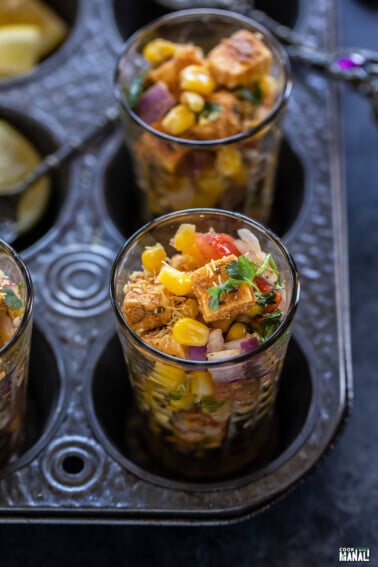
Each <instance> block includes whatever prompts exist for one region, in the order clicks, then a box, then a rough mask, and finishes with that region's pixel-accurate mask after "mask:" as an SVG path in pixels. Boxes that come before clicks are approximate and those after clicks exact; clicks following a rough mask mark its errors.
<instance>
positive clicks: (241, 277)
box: [207, 254, 282, 311]
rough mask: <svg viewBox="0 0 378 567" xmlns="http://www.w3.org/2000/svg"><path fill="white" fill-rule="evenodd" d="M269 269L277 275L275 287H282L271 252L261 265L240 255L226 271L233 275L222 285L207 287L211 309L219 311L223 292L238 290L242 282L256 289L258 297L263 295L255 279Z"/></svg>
mask: <svg viewBox="0 0 378 567" xmlns="http://www.w3.org/2000/svg"><path fill="white" fill-rule="evenodd" d="M267 269H269V270H271V271H272V272H274V273H275V274H276V276H277V281H276V283H275V286H274V287H275V289H281V288H282V286H281V280H280V275H279V273H278V269H277V266H276V264H275V262H274V260H273V258H272V255H271V254H267V255H266V256H265V258H264V261H263V263H262V264H261V266H257V265H256V264H254V263H253V262H251V261H250V260H248V258H247V257H246V256H239V258H238V259H237V260H233V261H232V262H230V263H229V264H228V265H227V266H226V272H227V273H228V275H229V276H231V277H230V278H228V280H226V281H225V282H223V283H221V284H220V285H213V286H212V287H209V288H208V289H207V292H208V294H209V295H210V300H209V307H210V309H212V310H213V311H217V309H218V308H219V303H220V301H221V298H222V293H230V292H231V291H234V290H236V289H237V288H238V286H239V285H240V284H244V283H247V284H249V285H250V286H251V287H252V288H253V289H254V291H255V293H256V295H258V297H260V296H261V295H263V294H261V293H260V290H259V288H258V287H257V285H256V284H255V281H254V280H255V278H256V277H258V276H261V274H263V273H264V272H265V270H267ZM273 303H274V302H273ZM273 303H271V305H273ZM259 305H260V304H259Z"/></svg>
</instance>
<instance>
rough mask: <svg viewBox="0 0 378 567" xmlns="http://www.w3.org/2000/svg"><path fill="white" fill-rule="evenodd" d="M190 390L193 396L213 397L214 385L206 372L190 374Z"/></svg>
mask: <svg viewBox="0 0 378 567" xmlns="http://www.w3.org/2000/svg"><path fill="white" fill-rule="evenodd" d="M189 376H190V390H191V392H192V394H194V396H200V397H202V396H213V395H214V383H213V380H212V378H211V375H210V373H209V372H207V371H206V370H204V371H200V372H190V374H189Z"/></svg>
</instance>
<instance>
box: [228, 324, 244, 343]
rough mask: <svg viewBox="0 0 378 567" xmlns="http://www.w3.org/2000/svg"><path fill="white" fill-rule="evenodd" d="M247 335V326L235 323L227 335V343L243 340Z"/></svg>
mask: <svg viewBox="0 0 378 567" xmlns="http://www.w3.org/2000/svg"><path fill="white" fill-rule="evenodd" d="M246 334H247V326H246V325H244V323H234V324H233V325H232V326H231V327H230V329H229V331H228V333H227V335H226V341H236V340H238V339H242V338H243V337H245V336H246Z"/></svg>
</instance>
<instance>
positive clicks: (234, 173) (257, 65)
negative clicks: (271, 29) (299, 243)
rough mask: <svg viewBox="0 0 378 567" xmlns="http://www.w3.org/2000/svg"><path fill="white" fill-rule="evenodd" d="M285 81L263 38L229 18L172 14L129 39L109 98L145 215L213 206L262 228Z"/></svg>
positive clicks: (247, 23) (270, 42)
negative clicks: (122, 130) (118, 112)
mask: <svg viewBox="0 0 378 567" xmlns="http://www.w3.org/2000/svg"><path fill="white" fill-rule="evenodd" d="M288 75H289V71H288V62H287V58H286V55H285V54H284V53H283V52H282V50H281V48H280V47H279V46H278V44H276V42H275V41H274V39H273V38H272V37H270V35H269V33H268V32H267V31H266V30H264V29H262V28H261V27H260V26H259V25H258V24H257V23H254V22H252V21H251V20H249V19H247V18H243V17H242V16H239V15H237V14H233V13H232V12H225V11H220V10H188V11H183V12H177V13H175V14H173V15H169V16H166V17H164V18H161V19H160V20H158V21H156V22H154V23H153V24H151V25H150V26H148V27H146V28H144V29H143V30H142V31H139V32H137V33H136V34H134V36H132V38H130V39H129V40H128V42H127V43H126V47H125V50H124V53H123V55H122V56H121V58H120V61H119V64H118V68H117V74H116V96H117V98H118V101H119V103H120V107H121V116H122V118H123V121H124V124H125V130H126V142H127V143H128V144H129V147H130V149H131V154H132V157H133V161H134V165H135V171H136V177H137V182H138V185H139V187H140V188H141V190H142V194H143V197H144V213H145V216H146V217H147V218H151V217H154V216H157V215H159V214H163V213H167V212H171V211H177V210H180V209H184V208H188V207H219V208H223V209H229V210H236V211H240V212H244V213H246V214H248V215H249V216H252V217H254V218H257V219H258V220H260V221H264V222H265V221H266V220H267V219H268V216H269V212H270V207H271V202H272V197H273V183H274V172H275V169H276V161H277V154H278V149H279V142H280V138H281V130H280V119H281V115H282V110H283V108H284V106H285V103H286V100H287V98H288V95H289V92H290V80H289V77H288Z"/></svg>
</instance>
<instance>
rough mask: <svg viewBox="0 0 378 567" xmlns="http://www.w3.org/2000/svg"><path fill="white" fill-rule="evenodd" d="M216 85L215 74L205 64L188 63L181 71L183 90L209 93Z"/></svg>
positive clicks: (181, 86)
mask: <svg viewBox="0 0 378 567" xmlns="http://www.w3.org/2000/svg"><path fill="white" fill-rule="evenodd" d="M215 87H216V82H215V80H214V78H213V76H212V75H211V73H210V71H209V70H208V69H207V68H206V67H204V66H203V65H188V66H187V67H184V69H183V70H182V71H181V72H180V88H181V89H182V90H183V91H194V92H195V93H198V94H202V95H208V94H210V93H212V92H213V90H214V89H215Z"/></svg>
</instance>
